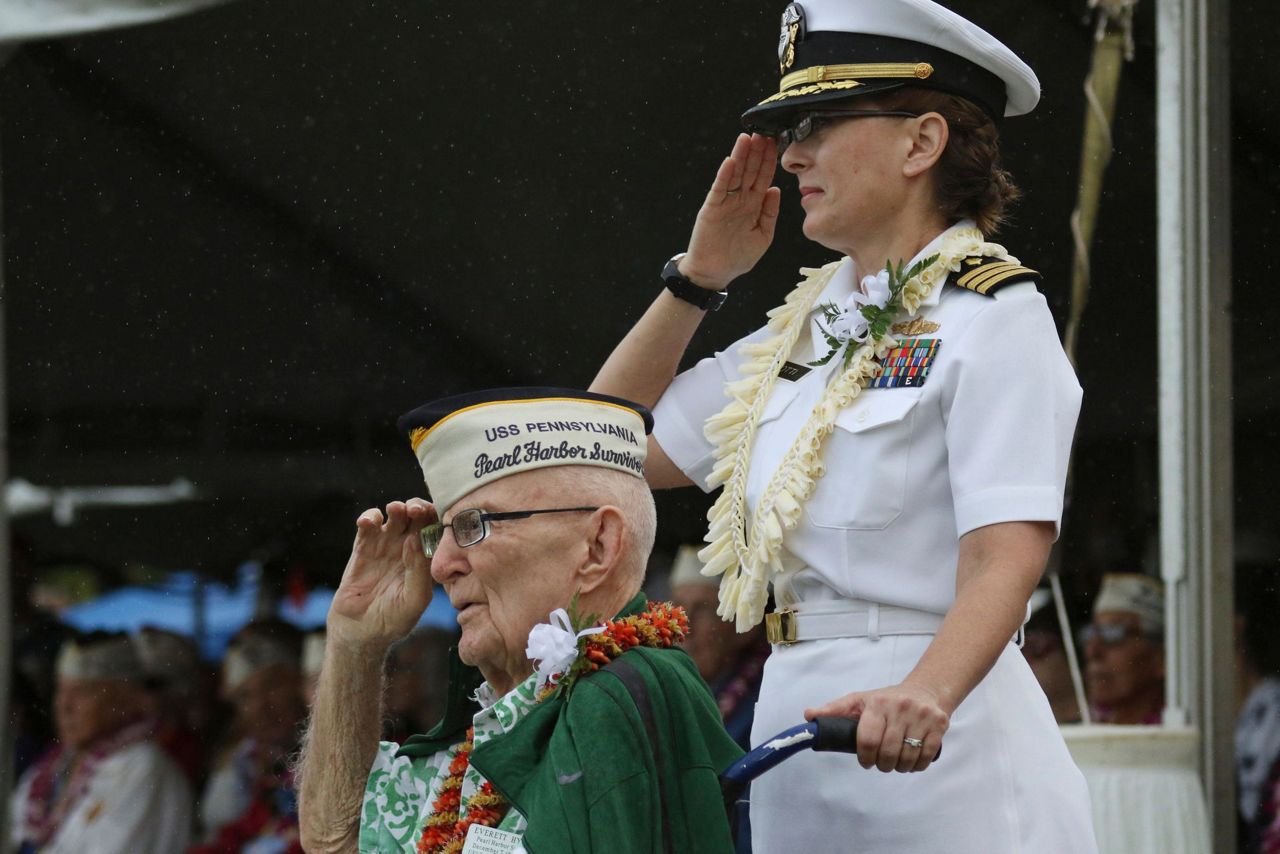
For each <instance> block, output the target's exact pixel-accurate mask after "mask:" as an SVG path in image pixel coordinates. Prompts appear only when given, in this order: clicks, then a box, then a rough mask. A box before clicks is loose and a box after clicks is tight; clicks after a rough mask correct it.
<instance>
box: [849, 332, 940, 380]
mask: <svg viewBox="0 0 1280 854" xmlns="http://www.w3.org/2000/svg"><path fill="white" fill-rule="evenodd" d="M941 347H942V339H941V338H913V339H911V340H910V341H903V342H902V343H901V345H900V346H898V347H894V348H893V349H892V350H890V351H889V352H888V353H886V354H885V357H884V359H883V360H882V361H881V362H880V370H879V371H877V372H876V373H875V375H874V376H873V377H872V378H871V379H870V380H869V381H868V382H867V388H919V387H920V386H922V385H924V381H925V380H926V379H928V378H929V369H930V368H931V367H932V366H933V360H934V358H936V357H937V355H938V350H939V348H941Z"/></svg>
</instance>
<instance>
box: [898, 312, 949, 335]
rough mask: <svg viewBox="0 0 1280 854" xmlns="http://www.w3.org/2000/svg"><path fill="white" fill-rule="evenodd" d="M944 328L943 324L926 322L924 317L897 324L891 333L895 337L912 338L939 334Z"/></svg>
mask: <svg viewBox="0 0 1280 854" xmlns="http://www.w3.org/2000/svg"><path fill="white" fill-rule="evenodd" d="M941 328H942V324H940V323H934V322H933V321H932V320H925V319H924V318H923V317H917V318H915V319H913V320H906V321H903V322H902V323H895V324H893V327H892V329H891V331H892V332H893V334H894V335H902V336H903V337H906V338H910V337H911V336H913V335H928V334H929V333H930V332H937V331H938V330H939V329H941Z"/></svg>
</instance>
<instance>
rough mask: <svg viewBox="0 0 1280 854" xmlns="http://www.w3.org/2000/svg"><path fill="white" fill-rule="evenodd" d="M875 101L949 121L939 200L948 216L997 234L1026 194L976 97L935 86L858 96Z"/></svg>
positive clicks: (939, 171) (939, 170)
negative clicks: (1004, 163)
mask: <svg viewBox="0 0 1280 854" xmlns="http://www.w3.org/2000/svg"><path fill="white" fill-rule="evenodd" d="M872 99H874V102H875V105H876V106H877V107H879V108H882V109H886V110H908V111H910V112H913V113H938V114H939V115H941V116H942V117H943V118H944V119H946V122H947V126H948V128H949V130H950V138H949V139H948V141H947V148H946V150H945V151H944V152H943V153H942V157H941V159H939V161H938V166H937V188H936V191H937V194H938V204H939V205H940V206H941V207H942V212H943V215H944V216H946V217H947V219H948V220H951V221H955V220H959V219H965V218H968V219H972V220H973V221H974V222H976V223H977V225H978V228H979V229H980V230H981V231H982V233H983V234H985V235H987V236H990V235H992V234H995V233H996V231H998V230H999V228H1000V226H1001V225H1003V224H1004V223H1005V221H1006V219H1007V216H1008V213H1007V210H1008V207H1009V205H1010V204H1012V203H1013V202H1014V201H1015V200H1016V199H1017V198H1018V197H1019V196H1020V195H1022V193H1021V191H1020V190H1019V189H1018V188H1017V186H1016V185H1015V184H1014V183H1013V176H1012V175H1010V174H1009V173H1008V172H1007V171H1005V170H1004V169H1003V168H1001V166H1000V132H999V130H998V129H997V128H996V123H995V122H993V121H992V120H991V116H989V115H988V114H987V113H986V112H985V111H984V110H983V109H982V108H981V107H979V106H978V105H976V104H974V103H973V102H972V101H968V100H965V99H964V98H960V97H957V96H955V95H948V94H946V93H945V92H938V91H934V90H932V89H921V88H917V87H904V88H902V89H896V90H893V91H890V92H885V93H883V94H876V95H874V96H863V97H862V98H859V99H858V100H859V102H860V104H861V103H865V102H866V101H869V100H872Z"/></svg>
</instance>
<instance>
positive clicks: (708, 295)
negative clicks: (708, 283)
mask: <svg viewBox="0 0 1280 854" xmlns="http://www.w3.org/2000/svg"><path fill="white" fill-rule="evenodd" d="M683 257H684V255H683V254H681V255H677V256H676V257H674V258H672V259H671V260H670V261H668V262H667V265H666V266H665V267H663V268H662V283H663V284H664V285H666V286H667V290H669V291H671V293H672V295H673V296H675V297H677V298H678V299H682V300H684V301H685V302H687V303H689V304H691V305H694V306H697V307H698V308H700V309H702V310H703V311H717V310H719V308H720V306H722V305H724V301H725V300H726V299H728V298H729V295H728V294H727V293H725V292H724V291H713V290H708V289H707V288H700V287H698V286H697V285H695V284H694V283H693V282H691V281H690V280H689V279H688V278H686V277H685V276H683V275H682V274H681V273H680V259H681V258H683Z"/></svg>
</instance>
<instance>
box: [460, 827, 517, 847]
mask: <svg viewBox="0 0 1280 854" xmlns="http://www.w3.org/2000/svg"><path fill="white" fill-rule="evenodd" d="M517 851H521V852H522V851H524V848H523V847H522V846H521V845H520V836H519V835H518V834H515V833H510V832H508V831H505V830H498V828H496V827H484V826H483V825H479V824H473V825H471V826H470V827H468V828H467V841H466V844H465V845H463V846H462V854H515V852H517Z"/></svg>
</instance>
